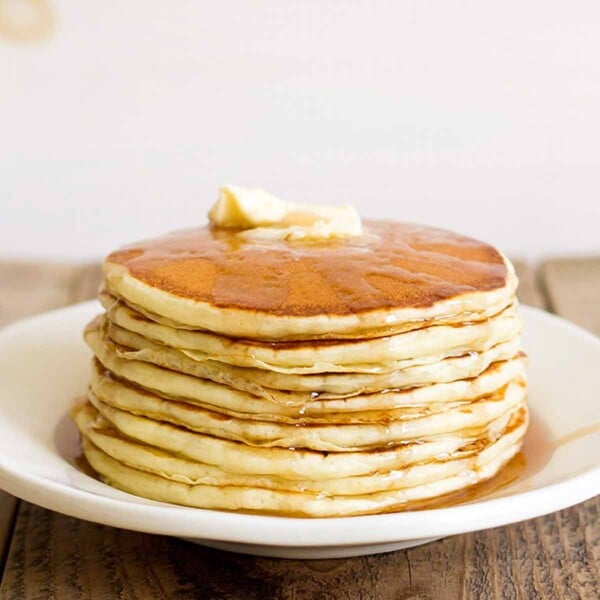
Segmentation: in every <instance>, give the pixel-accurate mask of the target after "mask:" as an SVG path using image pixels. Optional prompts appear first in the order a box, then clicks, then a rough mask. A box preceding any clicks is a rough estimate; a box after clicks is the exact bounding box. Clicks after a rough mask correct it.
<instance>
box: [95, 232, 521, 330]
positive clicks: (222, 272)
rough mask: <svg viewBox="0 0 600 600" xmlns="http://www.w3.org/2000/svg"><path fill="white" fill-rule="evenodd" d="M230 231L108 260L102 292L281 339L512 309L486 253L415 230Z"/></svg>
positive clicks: (496, 260) (510, 285)
mask: <svg viewBox="0 0 600 600" xmlns="http://www.w3.org/2000/svg"><path fill="white" fill-rule="evenodd" d="M235 233H236V231H235V230H232V229H222V228H215V227H209V226H206V227H201V228H198V229H189V230H184V231H179V232H175V233H172V234H170V235H167V236H165V237H163V238H159V239H154V240H149V241H146V242H140V243H138V244H134V245H131V246H129V247H127V248H124V249H122V250H118V251H116V252H113V253H112V254H110V255H109V256H108V257H107V259H106V261H105V262H104V275H105V285H106V288H107V290H108V291H109V292H110V293H111V294H113V295H114V296H117V297H120V298H124V299H125V300H126V301H127V302H130V303H132V304H134V305H139V306H143V307H144V308H145V309H147V310H149V311H151V312H153V313H156V314H159V315H162V316H164V317H166V318H168V319H171V320H172V321H173V322H175V323H182V324H184V325H185V326H186V327H194V328H197V329H204V330H208V331H212V332H215V333H219V334H223V335H227V336H231V337H242V338H249V339H262V340H274V341H282V340H305V339H319V338H337V339H340V338H341V337H352V338H359V337H376V336H381V335H387V334H391V333H394V332H395V325H396V324H406V323H415V322H418V323H423V322H426V321H430V322H434V321H436V320H439V319H445V318H448V317H456V316H458V315H460V320H461V321H469V320H471V319H472V318H473V317H477V316H480V315H481V314H482V313H485V312H486V310H488V309H489V307H490V306H494V307H497V306H502V307H505V306H508V305H509V304H511V303H512V301H513V299H514V292H515V289H516V285H517V279H516V277H515V275H514V270H513V268H512V266H511V265H510V263H509V262H508V261H507V260H506V259H505V258H504V256H503V255H502V254H501V253H500V252H498V251H497V250H496V249H495V248H493V247H492V246H489V245H488V244H485V243H483V242H479V241H476V240H473V239H471V238H467V237H465V236H461V235H458V234H455V233H451V232H448V231H444V230H442V229H435V228H431V227H423V226H421V225H414V224H408V223H392V222H383V221H366V222H365V226H364V233H363V235H361V236H358V237H352V238H348V239H336V240H328V241H323V242H310V243H307V242H290V241H286V240H271V241H268V240H260V241H249V240H246V239H243V238H241V237H239V236H236V235H235Z"/></svg>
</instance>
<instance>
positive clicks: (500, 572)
mask: <svg viewBox="0 0 600 600" xmlns="http://www.w3.org/2000/svg"><path fill="white" fill-rule="evenodd" d="M516 266H517V271H518V274H519V276H520V278H521V290H520V294H519V296H520V299H521V301H522V302H524V303H527V304H533V305H537V306H541V305H543V302H544V296H543V295H542V294H541V293H540V290H539V287H538V285H537V283H538V278H537V276H536V273H535V272H534V271H533V270H532V269H531V268H529V267H528V266H527V265H524V264H521V263H517V264H516ZM90 273H92V274H90ZM77 277H79V278H80V279H78V278H77ZM97 277H98V273H97V271H96V274H95V275H94V274H93V268H92V270H91V271H86V272H85V273H84V272H83V271H82V272H81V273H79V274H78V276H75V275H73V276H71V277H66V282H67V285H68V286H69V290H70V291H69V292H67V293H66V297H67V300H65V301H68V299H70V298H72V297H73V296H72V294H73V293H75V294H77V295H78V296H79V297H85V295H86V294H91V293H93V291H94V290H93V288H94V286H95V285H96V283H97ZM86 278H89V283H83V284H80V283H73V282H74V281H84V280H85V279H86ZM80 285H81V286H83V288H84V289H83V290H81V291H76V292H74V291H73V290H77V289H79V286H80ZM59 295H60V294H59ZM599 512H600V502H599V501H598V499H596V500H592V501H590V502H586V503H584V504H582V505H579V506H577V507H574V508H572V509H569V510H566V511H561V512H560V513H555V514H553V515H548V516H546V517H542V518H540V519H534V520H531V521H526V522H524V523H520V524H515V525H511V526H509V527H502V528H497V529H492V530H488V531H481V532H476V533H472V534H467V535H461V536H454V537H450V538H446V539H443V540H439V541H437V542H433V543H431V544H427V545H425V546H420V547H417V548H413V549H410V550H407V551H399V552H391V553H388V554H384V555H378V556H367V557H358V558H350V559H340V560H329V561H280V560H275V559H265V558H255V557H250V556H243V555H237V554H230V553H226V552H220V551H217V550H211V549H208V548H203V547H201V546H196V545H193V544H190V543H187V542H183V541H181V540H177V539H171V538H166V537H159V536H151V535H146V534H141V533H135V532H129V531H124V530H119V529H114V528H111V527H103V526H100V525H95V524H93V523H87V522H84V521H79V520H77V519H72V518H69V517H65V516H63V515H59V514H57V513H53V512H50V511H46V510H44V509H42V508H39V507H36V506H32V505H29V504H27V503H21V508H20V512H19V518H18V520H17V523H16V528H15V534H14V538H13V542H12V545H11V548H10V555H9V559H8V562H7V568H6V574H5V578H4V580H3V582H2V586H1V587H0V599H8V598H40V597H43V598H69V599H71V598H73V599H75V600H77V599H79V598H110V597H120V598H122V599H129V598H150V597H151V598H232V599H234V598H244V599H247V600H252V599H254V598H256V599H263V598H279V599H282V600H287V599H290V600H291V599H295V600H297V599H300V598H323V599H333V598H352V599H354V598H357V599H360V598H369V599H371V598H381V599H384V600H385V599H390V600H391V599H392V598H394V599H396V598H404V599H409V598H412V599H415V600H417V599H420V600H422V599H426V598H427V599H429V598H431V599H438V598H441V599H444V598H481V599H487V598H489V599H492V598H523V599H529V598H546V599H548V600H550V599H554V598H559V599H560V598H596V597H597V591H598V590H599V589H600V581H599V575H598V560H599V558H600V542H599V539H600V532H599V531H598V523H600V515H599V514H598V513H599Z"/></svg>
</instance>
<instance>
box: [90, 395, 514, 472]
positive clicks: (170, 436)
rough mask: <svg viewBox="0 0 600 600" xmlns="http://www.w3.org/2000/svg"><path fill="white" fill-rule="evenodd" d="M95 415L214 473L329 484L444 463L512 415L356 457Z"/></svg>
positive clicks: (109, 412)
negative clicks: (255, 443) (212, 468)
mask: <svg viewBox="0 0 600 600" xmlns="http://www.w3.org/2000/svg"><path fill="white" fill-rule="evenodd" d="M95 408H96V410H97V411H98V413H99V414H100V415H101V416H102V417H103V418H104V419H105V420H106V421H108V422H109V423H110V424H111V426H112V427H113V428H114V429H116V430H117V431H119V432H120V433H121V434H123V435H124V436H125V437H127V438H130V439H133V440H136V441H139V442H141V443H144V444H147V445H148V446H151V447H154V448H158V449H160V450H164V451H167V452H169V453H171V454H176V455H178V456H184V457H186V458H189V459H191V460H194V461H198V462H203V463H206V464H210V465H214V466H217V467H219V468H220V469H222V470H224V471H227V472H231V473H240V474H247V475H274V476H277V477H282V478H284V479H291V480H297V479H315V480H321V479H335V478H339V477H351V476H357V475H368V474H374V473H380V472H387V471H391V470H395V469H401V468H404V467H407V466H410V465H413V464H417V463H423V462H430V461H432V460H435V459H436V457H450V456H454V455H456V454H457V453H458V452H461V451H462V450H463V449H465V448H468V447H470V445H472V444H475V448H477V449H480V447H481V442H483V444H485V443H486V442H487V441H488V440H493V441H495V440H497V439H498V438H499V437H501V436H502V433H503V432H504V431H505V429H506V427H507V425H508V423H509V422H510V420H511V417H512V416H513V414H514V413H509V414H504V415H501V416H500V417H498V418H497V419H496V420H495V421H491V422H490V423H487V424H486V426H485V427H475V428H472V429H464V430H462V431H460V432H454V433H449V434H445V435H442V434H440V435H437V436H431V438H427V439H420V440H413V441H407V442H406V443H403V444H400V445H398V446H395V447H392V448H385V447H383V448H380V449H375V450H370V451H358V452H341V453H340V452H328V451H317V450H307V449H297V448H277V447H271V448H262V447H257V446H250V445H248V444H244V443H241V442H236V441H232V440H227V439H223V438H220V437H215V436H210V435H206V434H201V433H198V432H193V431H189V430H187V429H185V428H182V427H177V426H175V425H171V424H169V423H164V422H160V421H156V420H154V419H151V418H147V417H141V416H137V415H133V414H131V413H128V412H126V411H123V410H120V409H117V408H114V407H112V406H108V405H107V404H104V403H103V402H96V405H95Z"/></svg>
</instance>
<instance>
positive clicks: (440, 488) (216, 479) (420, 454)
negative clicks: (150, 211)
mask: <svg viewBox="0 0 600 600" xmlns="http://www.w3.org/2000/svg"><path fill="white" fill-rule="evenodd" d="M104 272H105V285H104V288H103V290H102V292H101V295H100V299H101V302H102V304H103V306H104V308H105V312H104V314H102V315H101V316H99V317H97V318H96V319H95V320H94V321H93V322H92V323H90V324H89V325H88V327H87V329H86V332H85V339H86V341H87V343H88V345H89V346H90V347H91V348H92V350H93V352H94V359H93V374H92V377H91V381H90V385H89V390H88V393H87V398H86V402H85V403H83V404H79V405H78V406H76V407H75V408H74V409H73V418H74V420H75V422H76V423H77V426H78V428H79V430H80V432H81V436H82V444H83V450H84V453H85V456H86V457H87V459H88V461H89V463H90V464H91V466H92V467H93V468H94V469H95V470H96V471H97V472H98V473H99V474H100V476H101V477H102V478H103V480H104V481H106V482H107V483H109V484H110V485H113V486H115V487H117V488H120V489H122V490H125V491H128V492H131V493H134V494H137V495H140V496H145V497H148V498H153V499H156V500H161V501H166V502H173V503H177V504H182V505H188V506H196V507H205V508H217V509H224V510H244V511H260V512H268V513H276V514H282V515H294V516H312V517H325V516H339V515H355V514H366V513H377V512H387V511H396V510H406V509H410V508H413V507H417V506H419V505H420V503H422V502H423V501H427V500H429V499H432V498H436V497H439V496H444V495H447V494H450V493H452V492H456V491H457V490H462V489H464V488H467V487H469V486H472V485H474V484H476V483H478V482H480V481H483V480H486V479H488V478H490V477H492V476H493V475H495V474H496V473H497V472H498V470H499V469H500V468H501V467H502V466H503V465H505V464H506V463H507V462H508V461H509V460H510V459H511V458H512V457H513V456H514V455H515V454H516V453H517V452H518V450H519V448H520V445H521V441H522V438H523V435H524V432H525V429H526V427H527V422H528V415H527V408H526V405H525V396H526V387H525V380H524V366H525V364H524V363H525V357H524V355H523V353H522V352H521V351H520V341H519V334H520V330H521V322H520V319H519V316H518V314H517V306H516V299H515V290H516V285H517V280H516V277H515V274H514V270H513V268H512V266H511V265H510V263H509V262H508V261H507V260H506V258H504V257H503V255H502V254H501V253H499V252H498V251H497V250H495V249H494V248H493V247H491V246H489V245H487V244H484V243H481V242H478V241H476V240H473V239H469V238H466V237H463V236H460V235H456V234H453V233H450V232H447V231H443V230H439V229H433V228H427V227H422V226H418V225H411V224H402V223H391V222H369V221H367V222H366V223H365V228H364V232H363V234H362V235H361V236H358V237H353V238H348V239H336V240H333V239H332V240H322V241H311V242H306V241H304V242H291V241H285V240H247V239H242V238H240V236H238V235H237V234H236V230H231V229H222V228H214V227H208V226H207V227H204V228H199V229H192V230H186V231H181V232H177V233H175V234H171V235H168V236H166V237H163V238H160V239H155V240H150V241H146V242H142V243H139V244H135V245H132V246H130V247H127V248H125V249H122V250H119V251H117V252H114V253H113V254H111V255H110V256H109V257H108V258H107V259H106V261H105V264H104Z"/></svg>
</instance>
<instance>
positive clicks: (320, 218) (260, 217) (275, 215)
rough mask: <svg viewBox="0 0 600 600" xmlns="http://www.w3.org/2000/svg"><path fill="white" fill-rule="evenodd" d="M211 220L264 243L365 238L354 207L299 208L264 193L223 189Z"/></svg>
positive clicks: (210, 212) (306, 206) (305, 205)
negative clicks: (270, 241) (352, 237)
mask: <svg viewBox="0 0 600 600" xmlns="http://www.w3.org/2000/svg"><path fill="white" fill-rule="evenodd" d="M208 219H209V221H210V222H211V224H212V225H214V226H216V227H230V228H236V229H241V230H242V231H240V232H239V234H238V235H240V236H242V237H245V238H251V239H264V240H311V239H314V240H322V239H329V238H343V237H351V236H356V235H361V233H362V223H361V220H360V217H359V216H358V213H357V212H356V210H355V209H354V208H353V207H351V206H322V205H310V204H296V203H293V202H286V201H284V200H280V199H279V198H276V197H275V196H273V195H271V194H269V193H268V192H265V191H263V190H260V189H247V188H242V187H238V186H233V185H226V186H223V187H222V188H221V189H220V190H219V198H218V199H217V201H216V202H215V204H214V205H213V207H212V208H211V209H210V211H209V213H208Z"/></svg>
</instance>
